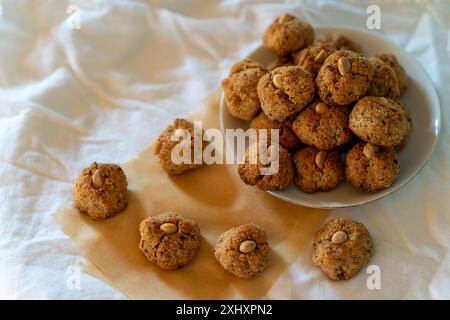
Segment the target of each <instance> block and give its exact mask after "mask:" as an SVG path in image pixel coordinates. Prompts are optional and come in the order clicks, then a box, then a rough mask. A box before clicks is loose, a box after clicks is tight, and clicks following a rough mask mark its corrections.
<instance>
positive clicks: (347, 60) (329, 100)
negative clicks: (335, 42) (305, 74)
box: [316, 50, 373, 105]
mask: <svg viewBox="0 0 450 320" xmlns="http://www.w3.org/2000/svg"><path fill="white" fill-rule="evenodd" d="M372 78H373V71H372V67H371V65H370V63H369V60H368V59H366V58H365V57H364V56H363V55H361V54H358V53H356V52H353V51H348V50H340V51H336V52H334V53H332V54H331V55H329V56H328V58H327V59H326V60H325V62H324V64H323V65H322V67H321V68H320V70H319V73H318V75H317V78H316V87H317V91H318V94H319V96H320V100H322V101H323V102H325V103H326V104H329V105H335V104H337V105H349V104H351V103H352V102H354V101H357V100H359V99H361V98H362V97H363V96H364V95H365V94H366V92H367V90H368V89H369V86H370V83H371V82H372Z"/></svg>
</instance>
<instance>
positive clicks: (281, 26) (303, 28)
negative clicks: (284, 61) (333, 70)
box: [263, 13, 314, 56]
mask: <svg viewBox="0 0 450 320" xmlns="http://www.w3.org/2000/svg"><path fill="white" fill-rule="evenodd" d="M313 39H314V30H313V28H312V27H311V25H310V24H309V23H308V22H306V21H302V20H300V19H298V18H297V17H295V16H293V15H291V14H288V13H285V14H283V15H282V16H279V17H278V18H276V19H275V20H274V21H273V22H272V24H271V25H270V26H269V27H268V28H267V30H266V31H265V32H264V35H263V42H264V47H266V48H268V49H270V50H272V51H273V52H275V53H276V54H277V55H279V56H286V55H288V54H290V53H292V52H296V51H299V50H300V49H303V48H305V47H307V46H309V45H311V44H312V42H313Z"/></svg>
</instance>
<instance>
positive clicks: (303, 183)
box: [293, 147, 345, 193]
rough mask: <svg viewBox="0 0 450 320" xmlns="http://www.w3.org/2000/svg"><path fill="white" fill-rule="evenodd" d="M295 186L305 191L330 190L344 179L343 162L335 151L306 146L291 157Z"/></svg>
mask: <svg viewBox="0 0 450 320" xmlns="http://www.w3.org/2000/svg"><path fill="white" fill-rule="evenodd" d="M293 163H294V177H295V180H294V181H295V184H296V185H297V187H298V188H299V189H300V190H302V191H304V192H307V193H314V192H316V191H330V190H331V189H333V188H334V187H336V186H337V185H338V184H339V183H340V182H341V181H343V180H344V178H345V176H344V164H343V163H342V161H341V159H340V157H339V153H338V152H337V151H334V150H331V151H320V150H317V149H316V148H314V147H306V148H304V149H302V150H300V151H298V152H297V153H296V154H295V155H294V157H293Z"/></svg>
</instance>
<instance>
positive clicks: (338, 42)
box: [316, 32, 363, 53]
mask: <svg viewBox="0 0 450 320" xmlns="http://www.w3.org/2000/svg"><path fill="white" fill-rule="evenodd" d="M317 43H329V44H332V45H333V46H334V47H336V50H350V51H354V52H357V53H363V50H362V48H361V46H360V45H358V44H357V43H355V42H354V41H352V40H351V39H350V38H348V37H346V36H344V35H343V34H340V33H337V32H324V33H322V34H321V35H320V36H319V37H318V38H317V40H316V44H317Z"/></svg>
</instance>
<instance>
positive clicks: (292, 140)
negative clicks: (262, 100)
mask: <svg viewBox="0 0 450 320" xmlns="http://www.w3.org/2000/svg"><path fill="white" fill-rule="evenodd" d="M250 128H252V129H255V130H257V132H259V130H260V129H266V130H267V139H268V141H270V138H271V135H270V133H271V129H276V130H279V143H280V145H281V146H282V147H283V148H285V149H286V150H288V151H289V152H291V151H294V150H296V149H298V148H299V147H300V146H301V144H302V143H301V142H300V140H299V139H298V137H297V135H296V134H295V133H294V131H292V120H290V119H288V120H286V121H284V122H279V121H276V120H270V119H269V117H268V116H266V114H265V113H264V112H261V113H260V114H259V115H257V116H256V118H255V119H253V120H252V122H251V123H250Z"/></svg>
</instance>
